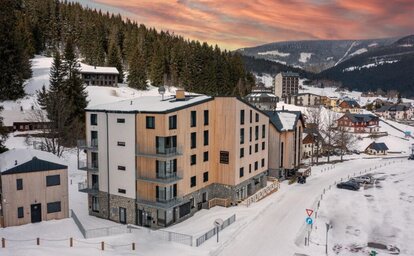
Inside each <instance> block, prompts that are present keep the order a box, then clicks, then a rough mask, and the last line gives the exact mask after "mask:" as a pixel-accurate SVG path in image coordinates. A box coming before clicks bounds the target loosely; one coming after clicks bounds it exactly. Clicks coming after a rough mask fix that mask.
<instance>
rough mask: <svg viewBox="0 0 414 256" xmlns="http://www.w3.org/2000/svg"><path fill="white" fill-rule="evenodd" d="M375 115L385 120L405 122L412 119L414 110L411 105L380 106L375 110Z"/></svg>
mask: <svg viewBox="0 0 414 256" xmlns="http://www.w3.org/2000/svg"><path fill="white" fill-rule="evenodd" d="M375 113H376V114H377V115H379V116H381V117H383V118H386V119H391V120H397V121H406V120H411V119H412V118H413V115H414V108H413V107H412V106H411V104H396V105H390V106H382V107H381V108H379V109H377V110H375Z"/></svg>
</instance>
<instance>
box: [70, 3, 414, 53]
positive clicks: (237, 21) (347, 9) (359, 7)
mask: <svg viewBox="0 0 414 256" xmlns="http://www.w3.org/2000/svg"><path fill="white" fill-rule="evenodd" d="M76 1H78V2H81V3H82V4H84V5H85V6H89V7H91V8H100V9H103V10H105V11H110V12H114V13H121V14H122V15H124V16H127V17H129V18H131V19H133V20H136V21H137V22H138V23H142V24H145V25H146V26H147V27H155V28H156V29H159V30H165V31H166V30H168V31H170V32H174V33H175V34H178V35H182V36H184V37H187V38H190V39H197V40H200V41H206V42H208V43H210V44H218V45H219V46H220V47H222V48H226V49H229V50H234V49H238V48H243V47H249V46H256V45H261V44H265V43H271V42H278V41H291V40H312V39H369V38H382V37H397V36H404V35H409V34H414V0H122V1H120V0H76Z"/></svg>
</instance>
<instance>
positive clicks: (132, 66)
mask: <svg viewBox="0 0 414 256" xmlns="http://www.w3.org/2000/svg"><path fill="white" fill-rule="evenodd" d="M133 56H134V57H133V58H132V60H131V62H130V63H129V74H128V86H129V87H132V88H135V89H139V90H146V89H147V75H146V72H145V58H144V54H143V53H142V51H141V50H140V49H139V47H136V50H135V52H134V55H133Z"/></svg>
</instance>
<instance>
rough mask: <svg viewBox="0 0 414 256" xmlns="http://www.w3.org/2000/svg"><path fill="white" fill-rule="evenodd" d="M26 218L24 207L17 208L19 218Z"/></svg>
mask: <svg viewBox="0 0 414 256" xmlns="http://www.w3.org/2000/svg"><path fill="white" fill-rule="evenodd" d="M23 217H24V210H23V207H18V208H17V218H19V219H20V218H23Z"/></svg>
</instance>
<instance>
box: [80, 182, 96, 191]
mask: <svg viewBox="0 0 414 256" xmlns="http://www.w3.org/2000/svg"><path fill="white" fill-rule="evenodd" d="M78 191H79V192H83V193H88V194H98V191H99V184H92V185H89V184H88V182H87V181H84V182H79V183H78Z"/></svg>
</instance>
